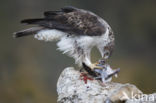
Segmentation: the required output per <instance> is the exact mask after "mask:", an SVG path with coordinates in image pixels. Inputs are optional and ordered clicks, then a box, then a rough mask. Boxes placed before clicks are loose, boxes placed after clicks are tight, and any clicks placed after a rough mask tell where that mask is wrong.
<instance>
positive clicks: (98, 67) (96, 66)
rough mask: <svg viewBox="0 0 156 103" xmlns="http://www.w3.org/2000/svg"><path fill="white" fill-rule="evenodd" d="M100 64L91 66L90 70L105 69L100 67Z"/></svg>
mask: <svg viewBox="0 0 156 103" xmlns="http://www.w3.org/2000/svg"><path fill="white" fill-rule="evenodd" d="M98 64H99V62H96V63H93V64H91V66H90V68H91V69H92V70H94V69H103V67H101V66H98Z"/></svg>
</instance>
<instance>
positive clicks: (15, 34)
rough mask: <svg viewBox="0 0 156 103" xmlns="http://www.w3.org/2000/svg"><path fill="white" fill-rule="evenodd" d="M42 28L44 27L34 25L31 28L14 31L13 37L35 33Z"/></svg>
mask: <svg viewBox="0 0 156 103" xmlns="http://www.w3.org/2000/svg"><path fill="white" fill-rule="evenodd" d="M42 29H43V27H32V28H29V29H25V30H21V31H18V32H15V33H13V37H14V38H18V37H23V36H28V35H33V34H36V33H37V32H39V31H40V30H42Z"/></svg>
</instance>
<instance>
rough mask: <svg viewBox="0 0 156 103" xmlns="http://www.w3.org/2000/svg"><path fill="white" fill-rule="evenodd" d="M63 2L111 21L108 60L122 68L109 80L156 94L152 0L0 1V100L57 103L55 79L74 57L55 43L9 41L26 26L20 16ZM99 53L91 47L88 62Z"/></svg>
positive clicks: (39, 12)
mask: <svg viewBox="0 0 156 103" xmlns="http://www.w3.org/2000/svg"><path fill="white" fill-rule="evenodd" d="M67 5H72V6H75V7H78V8H83V9H87V10H91V11H93V12H94V13H96V14H98V15H99V16H101V17H102V18H104V19H105V20H106V21H107V22H108V23H109V24H110V25H111V27H112V29H113V30H114V33H115V37H116V46H115V49H114V53H113V55H112V57H111V58H110V59H109V63H110V64H111V67H112V68H114V69H116V68H118V67H119V68H120V69H121V72H120V74H119V77H118V78H117V79H116V78H114V79H113V81H115V82H121V83H133V84H135V85H136V86H137V87H138V88H140V89H141V90H142V91H143V92H144V93H152V92H156V82H155V81H154V80H155V79H156V75H155V74H156V0H1V3H0V18H1V19H0V103H56V101H57V92H56V83H57V79H58V78H59V75H60V73H61V71H62V70H63V69H64V68H65V67H68V66H75V65H74V60H73V59H72V58H69V57H67V56H66V55H63V54H61V52H59V51H57V50H56V45H55V43H51V42H49V43H46V42H43V41H38V40H35V39H34V38H33V37H32V36H29V37H25V38H19V39H13V38H12V33H13V32H15V31H18V30H21V29H24V28H27V27H28V26H25V25H21V24H20V20H22V19H25V18H36V17H43V12H44V11H47V10H48V11H49V10H58V9H59V8H61V7H63V6H67ZM99 57H100V56H99V53H98V51H97V50H93V52H92V61H96V60H97V59H98V58H99Z"/></svg>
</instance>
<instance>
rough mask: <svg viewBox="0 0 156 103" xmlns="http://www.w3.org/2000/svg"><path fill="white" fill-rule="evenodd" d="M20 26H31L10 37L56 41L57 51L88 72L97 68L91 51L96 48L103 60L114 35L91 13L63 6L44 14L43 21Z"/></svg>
mask: <svg viewBox="0 0 156 103" xmlns="http://www.w3.org/2000/svg"><path fill="white" fill-rule="evenodd" d="M21 23H25V24H31V25H34V26H33V27H31V28H28V29H25V30H21V31H18V32H15V33H14V37H15V38H18V37H23V36H27V35H34V38H36V39H38V40H44V41H54V40H56V41H58V42H57V46H58V50H60V51H62V52H63V53H65V54H67V55H69V56H70V57H73V58H74V59H75V63H76V64H79V65H80V66H82V64H85V65H86V66H88V67H89V68H91V69H92V70H94V69H95V68H100V66H98V65H96V63H92V62H91V50H92V48H93V47H97V49H98V50H99V51H100V54H101V57H102V60H104V61H105V60H107V59H108V58H109V57H110V55H111V53H112V51H113V47H114V34H113V31H112V29H111V27H110V26H109V24H108V23H107V22H106V21H105V20H104V19H102V18H101V17H99V16H98V15H96V14H94V13H93V12H90V11H87V10H83V9H79V8H75V7H72V6H67V7H63V8H61V10H58V11H46V12H44V17H43V18H34V19H25V20H22V21H21Z"/></svg>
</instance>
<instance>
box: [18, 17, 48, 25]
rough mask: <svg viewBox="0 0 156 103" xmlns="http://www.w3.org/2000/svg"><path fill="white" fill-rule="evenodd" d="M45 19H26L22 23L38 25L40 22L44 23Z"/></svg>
mask: <svg viewBox="0 0 156 103" xmlns="http://www.w3.org/2000/svg"><path fill="white" fill-rule="evenodd" d="M44 20H45V19H42V18H39V19H24V20H22V21H21V23H26V24H36V23H38V22H41V21H44Z"/></svg>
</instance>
